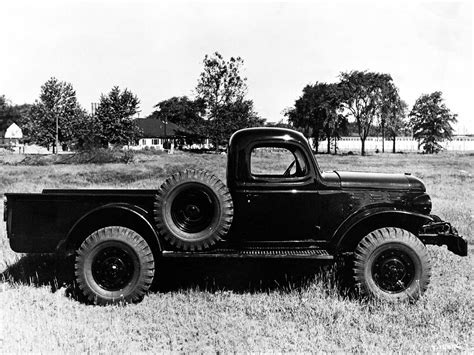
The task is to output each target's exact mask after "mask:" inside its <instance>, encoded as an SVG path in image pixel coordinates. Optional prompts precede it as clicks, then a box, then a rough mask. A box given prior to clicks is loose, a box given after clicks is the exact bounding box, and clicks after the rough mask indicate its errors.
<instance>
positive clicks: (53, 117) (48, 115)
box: [26, 77, 85, 153]
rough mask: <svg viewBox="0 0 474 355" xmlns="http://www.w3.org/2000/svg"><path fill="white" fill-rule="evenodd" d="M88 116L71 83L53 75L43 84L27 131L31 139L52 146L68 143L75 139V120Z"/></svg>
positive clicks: (31, 112)
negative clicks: (73, 127)
mask: <svg viewBox="0 0 474 355" xmlns="http://www.w3.org/2000/svg"><path fill="white" fill-rule="evenodd" d="M84 115H85V112H84V110H83V109H82V108H81V106H80V105H79V103H78V101H77V98H76V91H75V90H74V88H73V87H72V85H71V84H70V83H67V82H64V81H59V80H58V79H56V78H54V77H52V78H51V79H49V80H48V81H47V82H46V83H45V84H44V85H43V86H41V93H40V97H39V100H37V101H36V102H35V104H34V105H33V106H32V107H31V110H30V111H29V114H28V121H27V123H26V131H27V132H28V136H29V139H30V141H31V142H33V143H36V144H39V145H41V146H44V147H47V148H49V147H51V146H52V147H53V152H54V153H57V151H58V146H59V144H61V145H66V146H69V145H71V144H72V142H73V139H74V130H73V129H72V126H73V123H74V122H75V121H76V120H81V118H82V117H83V116H84Z"/></svg>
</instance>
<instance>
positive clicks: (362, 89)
mask: <svg viewBox="0 0 474 355" xmlns="http://www.w3.org/2000/svg"><path fill="white" fill-rule="evenodd" d="M340 79H341V82H340V84H339V85H340V88H341V90H342V95H343V105H344V107H345V109H346V111H347V112H348V114H349V116H352V117H353V118H354V119H355V121H356V122H357V128H358V133H359V137H360V140H361V154H362V155H365V140H366V139H367V136H368V135H369V133H370V129H371V127H372V124H373V122H374V119H375V118H376V117H377V115H378V114H379V112H380V109H381V107H382V105H383V98H384V93H386V92H387V91H390V90H389V89H388V88H389V87H390V86H393V82H392V77H391V76H390V75H389V74H381V73H372V72H367V71H351V72H348V73H341V75H340Z"/></svg>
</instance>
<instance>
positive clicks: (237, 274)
mask: <svg viewBox="0 0 474 355" xmlns="http://www.w3.org/2000/svg"><path fill="white" fill-rule="evenodd" d="M341 270H342V269H341V268H338V267H336V266H334V265H324V264H321V263H320V262H316V261H311V260H283V259H278V260H276V259H263V260H261V259H260V260H256V259H179V260H178V259H163V260H160V261H159V262H158V263H157V264H156V274H155V279H154V282H153V285H152V287H151V290H150V291H151V292H158V293H162V292H163V293H165V292H173V291H182V290H188V289H198V290H206V291H210V292H215V291H220V290H226V291H233V292H236V293H244V292H251V293H259V292H268V291H271V290H280V291H282V292H290V291H292V290H295V289H299V288H302V287H306V286H308V285H309V284H311V283H312V282H315V280H317V281H320V282H322V284H324V287H325V288H327V292H331V293H333V292H334V291H336V292H339V293H341V294H343V295H345V296H348V295H350V288H349V286H348V285H349V284H348V283H347V282H346V281H345V278H347V276H348V275H345V274H344V272H342V271H341ZM0 280H3V281H4V282H8V283H10V284H18V283H19V284H26V285H31V286H34V287H44V286H47V287H50V288H51V292H53V293H54V292H56V291H57V290H59V289H61V288H65V289H66V295H67V296H68V297H72V298H74V299H77V300H79V301H82V298H81V296H80V293H79V292H77V289H76V286H75V282H74V261H73V259H72V258H69V259H66V258H61V257H59V256H58V255H54V254H31V255H25V256H23V257H22V258H21V259H20V260H18V261H17V262H15V263H13V264H12V265H9V266H8V267H7V268H6V270H5V271H4V272H3V273H1V274H0Z"/></svg>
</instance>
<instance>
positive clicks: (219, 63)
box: [196, 52, 261, 149]
mask: <svg viewBox="0 0 474 355" xmlns="http://www.w3.org/2000/svg"><path fill="white" fill-rule="evenodd" d="M203 63H204V70H203V72H202V73H201V75H200V77H199V81H198V84H197V87H196V93H197V98H198V99H200V100H202V101H203V102H204V104H205V107H206V118H207V122H206V124H205V130H206V133H207V136H208V137H210V138H211V139H212V141H213V142H214V144H215V147H216V149H217V148H218V145H219V143H222V142H223V141H225V140H227V139H228V138H229V136H230V134H229V133H230V129H229V127H239V128H244V127H250V126H252V125H254V124H257V123H258V122H261V120H259V119H256V118H257V114H256V113H255V111H254V109H253V102H252V101H251V100H246V99H245V96H246V93H247V84H246V80H247V79H246V78H244V77H242V75H241V73H240V72H241V69H242V66H243V63H244V61H243V59H242V58H240V57H237V58H234V57H231V58H230V59H229V60H228V61H226V60H225V59H224V58H223V57H222V55H221V54H219V53H218V52H215V53H214V54H213V56H208V55H206V56H205V57H204V61H203ZM233 114H236V115H237V116H234V115H233ZM234 121H235V122H234Z"/></svg>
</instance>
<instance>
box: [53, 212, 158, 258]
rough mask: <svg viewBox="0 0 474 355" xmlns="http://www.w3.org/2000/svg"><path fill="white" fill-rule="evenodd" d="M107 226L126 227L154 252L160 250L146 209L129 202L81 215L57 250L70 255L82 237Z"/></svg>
mask: <svg viewBox="0 0 474 355" xmlns="http://www.w3.org/2000/svg"><path fill="white" fill-rule="evenodd" d="M107 226H122V227H127V228H130V229H132V230H134V231H135V232H137V233H138V234H140V235H141V236H142V237H143V238H144V239H145V240H146V241H147V242H148V244H149V245H150V247H151V248H152V250H153V251H154V252H160V251H161V244H160V239H159V237H158V233H157V232H156V230H155V228H154V227H153V225H152V224H151V223H150V221H149V220H148V218H147V211H146V210H144V209H142V208H140V207H138V206H135V205H129V204H120V203H119V204H108V205H104V206H101V207H98V208H96V209H94V210H92V211H90V212H88V213H87V214H85V215H84V216H82V217H81V218H80V219H79V220H78V221H77V222H76V223H75V224H74V225H73V226H72V228H71V229H70V230H69V232H68V234H67V236H66V238H65V239H64V240H62V241H61V242H60V243H59V245H58V251H63V252H65V253H66V254H67V255H71V254H73V253H74V251H75V250H76V249H77V248H78V247H79V246H80V245H81V243H82V242H83V241H84V239H85V238H86V237H87V236H88V235H90V234H91V233H92V232H94V231H95V230H97V229H100V228H103V227H107Z"/></svg>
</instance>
